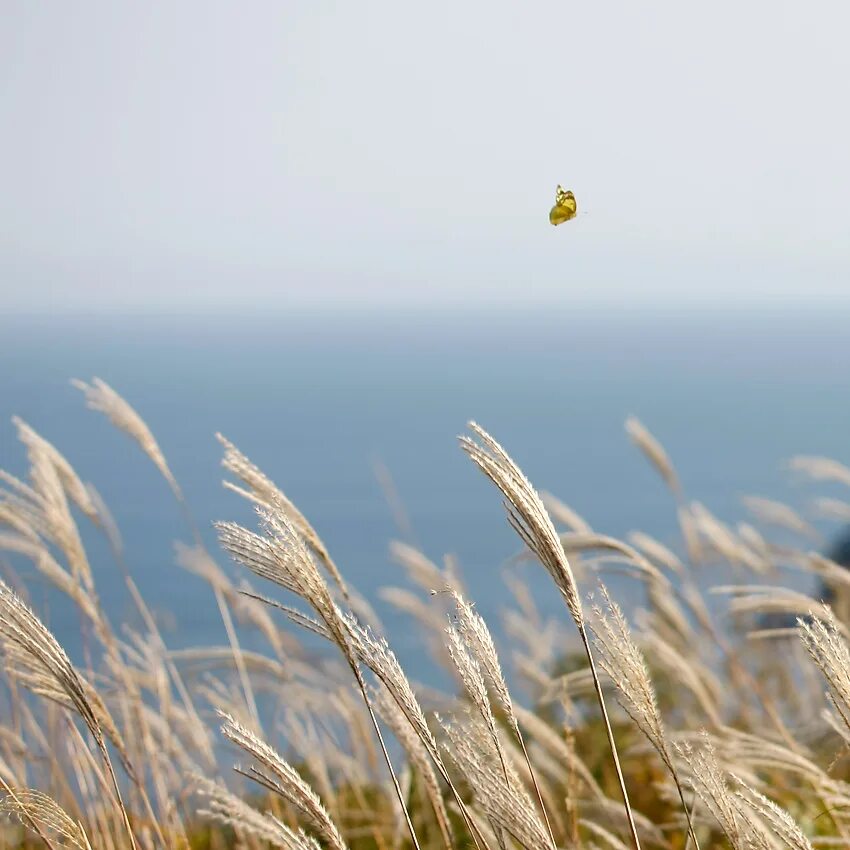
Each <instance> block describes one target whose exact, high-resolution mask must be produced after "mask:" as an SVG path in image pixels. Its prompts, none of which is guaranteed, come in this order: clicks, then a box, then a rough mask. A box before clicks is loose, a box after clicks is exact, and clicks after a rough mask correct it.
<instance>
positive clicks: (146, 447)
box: [71, 378, 183, 502]
mask: <svg viewBox="0 0 850 850" xmlns="http://www.w3.org/2000/svg"><path fill="white" fill-rule="evenodd" d="M71 384H72V386H74V387H76V388H77V389H78V390H81V391H82V393H83V394H84V395H85V397H86V405H87V406H88V407H89V408H90V409H91V410H97V411H100V412H101V413H103V414H105V415H106V417H107V418H108V419H109V421H110V422H111V423H112V424H113V425H114V426H115V427H116V428H118V429H119V430H121V431H123V432H124V433H125V434H127V436H129V437H132V438H133V439H134V440H135V441H136V442H137V443H138V444H139V447H140V448H141V450H142V451H143V452H144V453H145V454H146V455H147V456H148V457H149V458H150V460H151V463H153V465H154V466H155V467H156V468H157V469H158V470H159V472H160V474H161V475H162V477H163V478H164V479H165V480H166V481H167V482H168V486H169V487H171V489H172V491H173V492H174V495H175V496H176V497H177V500H178V501H180V502H182V501H183V493H182V491H181V490H180V485H179V484H178V483H177V479H176V478H175V477H174V476H173V475H172V473H171V469H169V467H168V463H167V462H166V460H165V455H164V454H163V453H162V449H160V447H159V444H158V443H157V441H156V439H155V438H154V435H153V434H152V433H151V430H150V428H148V426H147V424H146V423H145V421H144V419H142V417H141V416H139V414H138V413H137V412H136V411H135V410H134V409H133V408H132V407H131V406H130V404H129V403H128V402H127V401H126V400H125V399H124V398H122V397H121V396H120V395H118V393H117V392H115V390H113V389H112V387H110V386H109V385H108V384H107V383H106V382H105V381H102V380H101V379H100V378H92V382H91V384H87V383H86V382H85V381H80V380H78V379H76V378H75V379H74V380H72V381H71Z"/></svg>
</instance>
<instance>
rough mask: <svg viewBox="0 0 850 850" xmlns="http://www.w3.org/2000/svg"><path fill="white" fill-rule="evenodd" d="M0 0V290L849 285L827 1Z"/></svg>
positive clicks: (613, 292)
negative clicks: (557, 206) (566, 197)
mask: <svg viewBox="0 0 850 850" xmlns="http://www.w3.org/2000/svg"><path fill="white" fill-rule="evenodd" d="M0 6H2V20H3V24H2V27H0V121H1V122H2V123H0V128H1V129H0V289H2V296H3V298H2V305H3V306H2V307H0V310H2V309H4V308H5V309H8V310H26V311H31V310H34V309H35V310H40V309H51V310H52V309H73V310H88V309H95V308H96V309H111V308H122V309H126V308H132V309H134V310H137V309H141V308H144V309H155V310H165V311H168V310H170V309H175V310H176V309H185V308H186V307H187V306H194V305H198V304H202V305H203V306H205V307H210V308H218V307H228V308H233V307H237V306H239V307H242V306H244V307H246V308H262V309H267V308H277V307H289V306H292V305H303V304H311V305H322V306H335V307H338V306H347V305H366V306H368V305H371V304H374V303H379V302H380V303H389V304H393V305H395V304H403V305H415V306H421V305H429V306H432V307H436V308H441V307H444V306H446V307H448V306H455V305H458V304H469V303H474V302H476V301H480V302H482V303H486V304H488V305H497V306H504V305H507V304H513V303H523V304H529V305H534V304H549V303H556V302H557V303H560V304H566V305H569V304H587V303H593V304H610V305H617V306H631V305H643V306H646V305H650V306H651V305H654V304H656V303H659V302H661V301H664V302H666V303H676V304H684V303H688V302H693V303H705V302H711V303H713V304H715V305H722V304H727V303H730V304H731V303H736V304H743V303H746V304H754V303H755V304H758V303H764V304H768V305H772V304H777V303H781V302H788V301H794V302H801V303H808V302H814V301H818V300H820V301H826V300H830V299H831V300H835V299H838V298H843V299H844V300H847V301H848V303H850V295H848V293H850V238H848V236H850V228H848V218H850V210H848V199H850V110H848V106H847V103H848V87H850V50H848V48H847V34H848V32H850V6H848V5H847V3H846V2H838V1H837V0H836V2H817V0H815V2H806V3H801V2H799V1H798V2H794V3H783V2H777V0H769V2H761V0H758V2H744V0H711V2H706V3H689V2H682V0H669V1H668V0H663V2H662V0H644V2H640V3H635V2H631V0H629V2H587V0H582V2H578V0H553V2H522V3H518V2H515V0H511V2H501V0H486V2H462V0H452V2H440V0H428V2H424V3H421V2H420V3H407V2H399V0H391V2H390V0H381V2H368V0H365V1H364V2H339V3H330V2H321V1H320V0H303V2H302V0H290V2H287V0H277V2H268V3H262V2H241V3H236V2H210V0H202V2H188V0H187V1H186V2H177V3H165V2H154V3H130V2H115V0H109V1H108V2H78V3H33V2H31V0H20V2H13V0H0ZM558 182H561V183H563V184H564V185H565V186H567V187H570V188H572V189H573V190H574V191H575V193H576V195H577V198H578V202H579V208H580V210H581V211H582V214H581V215H580V216H579V218H578V219H577V220H576V221H573V222H570V223H568V224H565V225H563V226H561V227H558V228H553V227H551V226H550V225H549V223H548V220H547V214H548V210H549V207H550V205H551V203H552V200H553V196H554V189H555V184H556V183H558Z"/></svg>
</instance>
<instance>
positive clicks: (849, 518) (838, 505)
mask: <svg viewBox="0 0 850 850" xmlns="http://www.w3.org/2000/svg"><path fill="white" fill-rule="evenodd" d="M811 510H812V512H813V513H814V515H815V516H816V517H818V518H819V519H833V520H837V521H838V522H850V503H848V502H845V501H844V500H843V499H830V498H828V497H823V498H820V499H813V500H812V503H811Z"/></svg>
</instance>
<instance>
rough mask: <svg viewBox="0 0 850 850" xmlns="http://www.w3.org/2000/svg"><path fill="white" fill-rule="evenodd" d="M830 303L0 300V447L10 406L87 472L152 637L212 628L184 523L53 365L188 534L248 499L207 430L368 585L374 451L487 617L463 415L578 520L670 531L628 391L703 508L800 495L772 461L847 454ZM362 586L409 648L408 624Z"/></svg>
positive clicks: (38, 588) (203, 639)
mask: <svg viewBox="0 0 850 850" xmlns="http://www.w3.org/2000/svg"><path fill="white" fill-rule="evenodd" d="M845 326H846V317H841V316H814V315H812V316H803V317H794V316H784V317H779V316H774V317H761V318H756V317H749V318H747V317H738V318H734V319H730V318H728V317H721V316H713V317H704V318H698V317H691V318H681V317H669V318H666V317H661V316H654V317H649V316H645V317H641V318H627V317H624V316H619V317H614V318H611V317H608V318H603V317H599V316H596V317H592V316H573V317H570V316H566V315H565V316H548V317H547V316H521V317H518V318H513V319H511V318H508V317H502V318H491V319H484V318H482V317H480V316H478V317H476V316H473V315H467V316H461V317H454V318H446V317H437V316H421V315H420V316H398V317H389V316H383V317H375V316H372V317H366V316H359V317H353V318H352V317H349V318H347V319H344V318H341V317H337V318H333V319H328V318H320V317H316V316H312V317H311V316H305V317H300V318H293V317H289V318H287V317H280V318H274V317H269V316H262V317H257V316H255V317H253V318H252V317H247V316H246V317H243V318H239V317H235V318H233V317H231V318H230V319H228V320H227V321H225V320H224V319H222V318H206V317H204V318H189V319H185V318H180V319H178V318H163V317H159V318H133V319H131V318H110V319H97V320H95V319H72V320H50V321H46V320H45V321H36V320H32V319H27V320H17V321H12V320H10V319H6V320H0V412H2V414H3V416H2V420H0V466H2V467H3V468H5V469H8V470H9V471H11V472H13V473H15V474H19V475H20V474H23V473H24V472H25V468H26V467H25V458H24V455H23V452H22V451H21V448H20V446H19V444H18V443H17V441H16V439H15V436H14V428H13V426H12V424H11V422H10V421H9V420H10V417H11V415H12V414H18V415H20V416H21V417H23V418H24V419H25V420H26V421H27V422H29V423H30V424H31V425H32V426H33V427H34V428H35V429H36V430H38V431H39V432H41V433H42V434H43V435H44V436H45V437H46V438H48V439H49V440H51V441H52V442H54V443H55V444H56V445H57V446H58V447H59V448H60V450H61V451H63V452H64V453H65V454H66V456H67V457H68V458H69V460H70V461H71V462H72V463H73V464H74V466H75V467H76V469H77V470H78V472H79V473H80V475H81V477H83V479H84V480H87V481H91V482H93V483H94V484H95V486H96V487H97V488H98V490H99V491H100V492H101V494H102V495H103V497H104V498H105V500H106V501H107V503H108V504H109V505H110V507H111V509H112V511H113V513H114V515H115V518H116V520H117V522H118V525H119V527H120V529H121V532H122V534H123V537H124V539H125V542H126V547H127V553H128V561H129V564H130V567H131V569H132V571H133V573H134V575H135V576H136V578H137V580H138V583H139V584H140V586H141V587H142V590H143V592H144V594H145V595H146V597H147V599H148V601H149V602H150V603H151V604H152V606H153V607H154V608H155V609H157V610H158V611H159V612H162V616H163V623H165V624H166V625H167V626H168V625H169V624H171V625H170V626H169V629H168V630H167V631H168V640H169V642H170V643H171V644H172V645H174V646H184V645H192V644H198V643H223V642H224V637H223V634H222V629H221V626H220V622H219V619H218V615H217V613H216V608H215V604H214V601H213V599H212V596H211V593H210V591H209V590H208V588H207V587H206V586H205V585H204V584H203V583H202V582H201V581H200V580H199V579H197V578H195V577H194V576H192V575H190V574H188V573H186V572H185V571H183V570H182V569H181V568H179V567H177V566H176V565H175V563H174V557H173V541H175V540H188V534H187V531H186V529H185V526H184V525H183V523H182V521H181V517H180V513H179V511H178V510H177V508H176V506H175V504H174V502H173V500H172V498H171V496H170V493H169V491H168V490H167V488H166V486H165V485H164V483H163V482H162V480H161V479H160V478H159V476H158V475H157V473H156V472H155V470H154V469H153V467H152V466H151V465H150V464H149V463H148V462H147V460H146V459H145V458H144V457H143V455H142V454H141V453H140V452H139V450H138V449H137V447H136V446H135V445H134V444H133V443H131V442H130V441H129V440H128V439H127V438H126V437H125V436H124V435H122V434H120V433H119V432H117V431H116V430H114V429H113V428H112V427H111V426H110V425H109V424H108V423H107V422H106V420H105V419H104V418H103V417H101V416H99V415H97V414H95V413H92V412H90V411H88V410H86V409H85V406H84V404H83V400H82V397H81V395H80V394H79V392H78V391H77V390H74V389H72V388H71V387H70V385H69V383H68V379H69V378H71V377H81V378H89V377H91V376H92V375H97V376H100V377H102V378H103V379H104V380H106V381H107V382H108V383H110V384H111V385H112V386H114V387H115V388H116V389H117V390H118V391H119V392H120V393H122V394H123V395H124V396H125V397H126V398H127V399H128V400H129V401H130V402H131V404H133V405H134V406H135V407H136V408H137V409H138V411H139V412H140V413H141V414H142V416H143V417H144V418H145V419H146V421H147V422H148V424H149V425H150V427H151V429H152V430H153V432H154V433H155V435H156V436H157V438H158V440H159V442H160V445H161V447H162V449H163V451H164V452H165V454H166V457H167V458H168V460H169V462H170V465H171V467H172V469H173V471H174V473H175V475H176V477H177V478H178V480H179V481H180V482H181V485H182V487H183V489H184V491H185V493H186V495H187V498H188V500H189V502H190V504H191V507H192V510H193V512H194V514H195V515H196V517H197V518H198V520H199V522H200V523H201V524H202V525H203V527H204V528H205V529H206V530H207V537H208V539H209V541H210V545H211V546H213V547H214V546H215V542H214V537H213V535H212V534H211V533H210V532H209V524H210V523H211V522H212V521H213V520H215V519H237V520H240V521H243V522H247V523H251V522H252V517H251V514H250V511H249V510H248V509H247V508H246V507H245V505H244V504H243V503H242V502H241V501H240V500H239V499H238V498H237V497H235V496H234V495H232V494H230V493H228V492H226V491H224V490H223V489H222V487H221V486H220V480H221V477H222V476H221V470H220V468H219V461H220V451H219V446H218V444H217V442H216V441H215V439H214V436H213V435H214V433H215V432H216V431H221V432H222V433H224V434H225V435H226V436H227V437H228V438H230V439H231V440H232V441H234V442H235V443H236V444H237V445H238V446H239V447H240V448H241V449H242V451H244V452H245V453H246V454H247V455H248V456H249V457H250V458H251V459H252V460H253V461H254V462H255V463H257V464H258V465H259V466H260V467H261V468H262V469H263V470H264V471H265V472H266V473H267V474H268V475H270V476H271V477H272V478H273V479H274V480H275V481H276V482H277V483H278V484H279V485H280V486H281V487H282V489H283V490H284V491H285V492H286V493H287V494H288V495H289V496H290V497H291V498H292V499H293V500H294V501H295V502H296V503H297V504H298V505H299V506H300V508H301V509H302V510H303V511H304V513H305V514H306V515H307V516H308V517H309V518H310V519H311V521H312V522H313V524H314V525H315V527H316V528H317V529H318V531H319V533H320V534H321V535H322V536H323V538H324V539H325V541H326V542H327V544H328V546H329V548H330V550H331V552H332V553H333V555H334V557H335V559H336V561H337V563H338V564H339V565H340V567H341V568H342V569H343V571H344V573H345V574H346V576H347V577H348V579H349V580H350V581H351V582H352V583H353V584H355V585H356V586H357V587H358V588H359V589H360V590H361V591H363V592H364V593H365V594H366V595H367V596H368V597H369V598H370V599H372V600H375V599H376V591H377V589H378V588H379V587H380V586H381V585H384V584H393V583H397V582H399V581H402V577H401V574H400V570H399V568H398V567H396V566H394V565H393V564H392V562H391V561H390V559H389V557H388V549H387V546H388V542H389V541H390V540H391V539H393V538H398V537H399V536H400V532H399V531H398V530H397V529H396V527H395V526H394V522H393V517H392V513H391V511H390V510H389V508H388V507H387V503H386V501H385V498H384V495H383V493H382V490H381V488H380V486H379V485H378V483H377V481H376V476H375V471H374V470H375V463H376V461H380V462H381V463H382V464H384V465H385V466H386V467H387V468H388V469H389V470H390V472H391V474H392V477H393V480H394V482H395V486H396V489H397V491H398V493H399V495H400V497H401V499H402V501H403V503H404V505H405V508H406V510H407V512H408V514H409V516H410V518H411V521H412V524H413V529H414V537H415V542H417V543H419V544H420V545H421V546H422V547H423V549H424V551H425V552H426V553H427V554H428V555H430V556H431V557H432V558H434V559H439V558H441V557H442V556H443V554H444V553H452V554H454V555H456V556H457V557H458V559H459V561H460V563H461V565H462V567H463V570H464V573H465V575H466V578H467V581H468V585H469V588H470V594H471V596H472V597H473V599H474V600H475V601H476V602H477V604H478V606H479V608H480V610H481V611H482V612H483V613H484V614H485V616H488V617H493V618H496V617H497V613H496V612H498V610H499V608H500V607H501V606H502V605H504V604H505V602H506V601H507V600H508V598H509V596H508V592H507V590H506V588H505V587H504V584H503V583H502V581H501V579H500V572H501V569H502V568H503V565H504V562H505V561H506V559H508V558H509V557H510V556H511V555H513V554H515V553H516V552H517V551H518V547H517V541H516V538H515V537H514V535H513V533H512V532H511V531H510V529H509V528H508V527H507V524H506V522H505V520H504V514H503V511H502V508H501V505H500V500H499V498H498V496H497V494H496V492H495V491H494V489H493V488H492V486H491V485H489V484H488V483H487V482H485V480H484V479H483V477H482V476H481V475H480V473H478V472H477V471H476V470H475V469H474V468H473V466H472V465H471V464H470V462H469V461H468V460H467V459H466V458H465V456H464V455H463V454H462V452H461V451H460V450H459V449H458V447H457V442H456V439H455V437H456V435H457V434H458V433H460V432H461V431H462V430H463V428H464V424H465V422H466V421H467V420H468V419H470V418H475V419H476V420H477V421H478V422H480V423H481V424H482V425H484V426H485V427H486V428H487V429H488V430H490V431H491V432H492V433H493V434H494V435H495V436H496V437H497V439H499V440H500V441H501V442H502V443H503V444H504V445H505V446H506V447H507V448H508V450H509V451H510V452H511V453H512V454H513V455H514V457H515V459H516V460H517V461H518V462H519V463H520V465H521V466H522V467H523V469H524V470H525V471H526V473H527V474H528V476H529V477H530V478H531V480H532V481H533V482H534V483H535V485H537V486H538V488H540V489H545V490H549V491H551V492H553V493H555V494H556V495H558V496H559V497H560V498H561V499H563V500H564V501H566V502H567V503H569V504H570V505H571V506H573V507H574V508H575V509H576V510H577V511H579V512H580V513H581V514H583V515H584V516H585V517H586V518H587V519H588V520H589V521H590V522H591V523H592V525H593V526H594V527H595V528H597V529H598V530H599V531H602V532H606V533H609V534H614V535H624V534H626V533H627V532H628V531H630V530H632V529H637V528H640V529H643V530H645V531H647V532H649V533H651V534H653V535H655V536H657V537H659V538H660V539H661V540H663V541H666V542H668V543H670V544H672V545H675V528H674V515H673V511H672V508H671V503H670V499H669V497H668V494H667V492H666V491H665V489H664V488H663V486H662V485H661V483H660V482H659V480H658V479H657V478H656V476H655V474H654V472H653V471H652V470H651V469H650V468H649V467H648V465H647V464H646V462H645V461H644V459H643V458H642V457H641V456H640V455H639V453H638V452H637V451H636V450H635V449H634V448H633V447H632V446H631V445H630V443H629V442H628V440H627V438H626V436H625V434H624V431H623V421H624V419H625V417H626V416H627V415H628V414H630V413H633V414H636V415H637V416H639V417H640V418H641V419H642V420H643V421H644V423H645V424H646V425H647V426H648V427H649V428H650V429H651V430H652V431H653V432H654V433H655V434H656V435H657V436H658V437H659V439H661V440H662V442H663V443H664V444H665V446H666V447H667V449H668V451H669V452H670V454H671V456H672V457H673V459H674V460H675V462H676V464H677V466H678V469H679V472H680V475H681V477H682V480H683V483H684V486H685V488H686V490H687V491H688V493H689V495H690V496H691V497H692V498H697V499H699V500H700V501H702V502H703V503H704V504H705V505H706V506H707V507H708V508H709V509H710V510H712V511H713V512H715V513H716V514H717V515H718V516H719V517H720V518H721V519H726V520H736V519H739V518H740V517H741V516H742V514H743V509H742V508H741V506H740V502H739V499H740V497H741V496H742V495H745V494H761V495H767V496H771V497H774V498H779V499H783V500H786V501H788V502H790V503H791V504H794V505H797V506H805V504H806V503H807V501H808V499H809V498H810V497H811V496H812V495H814V494H815V493H817V494H818V495H820V494H821V493H822V492H823V488H820V489H817V490H816V488H814V487H813V486H812V485H811V484H806V483H805V482H799V481H794V480H793V479H791V478H790V476H789V474H788V473H787V472H786V471H784V470H783V466H782V464H783V461H784V460H786V459H787V458H788V457H790V456H791V455H793V454H796V453H811V454H824V455H829V456H833V457H836V458H838V459H840V460H844V461H845V462H847V461H850V394H848V391H847V390H848V375H850V345H848V339H847V333H846V331H845ZM824 529H825V530H829V526H824ZM86 542H87V544H88V545H89V547H90V554H91V558H92V561H93V564H94V569H95V573H96V580H97V583H98V586H99V589H100V594H101V598H102V600H103V602H104V603H105V605H106V608H107V610H108V611H109V613H110V615H111V616H112V618H113V620H114V621H116V622H117V621H120V620H121V619H122V617H125V616H127V617H131V615H130V613H129V612H130V611H131V607H130V605H129V602H128V600H127V597H126V594H125V592H124V590H123V584H122V581H121V578H120V574H119V572H118V571H117V569H116V568H115V567H114V566H113V565H112V563H111V561H110V558H109V554H108V551H107V550H106V547H105V545H104V544H103V542H102V541H101V540H100V539H99V537H98V536H97V535H94V534H87V535H86ZM220 563H221V564H222V565H223V566H224V567H225V568H226V569H227V570H228V571H229V572H230V573H231V575H234V576H237V577H241V574H240V569H239V568H237V567H236V566H235V565H233V564H231V563H229V562H227V560H226V559H225V558H224V557H223V556H222V557H221V558H220ZM15 564H16V566H18V565H19V562H17V561H16V562H15ZM25 573H26V576H27V577H28V579H29V587H30V589H31V593H32V596H33V599H34V602H35V604H36V605H37V607H39V610H42V611H44V610H47V611H48V615H47V618H48V620H49V621H50V623H51V625H52V627H53V628H54V630H55V632H56V633H57V636H58V637H59V639H60V640H61V641H63V642H65V643H67V645H68V646H69V648H70V649H71V651H72V652H73V653H75V654H76V653H78V652H79V636H78V620H77V618H76V617H75V616H74V615H73V613H72V612H70V611H69V609H68V607H67V606H66V605H63V604H62V602H61V600H59V599H57V598H56V596H55V595H53V594H51V593H49V592H48V591H47V590H46V589H45V588H44V587H43V586H42V585H41V584H39V583H38V581H37V578H35V577H34V576H33V575H32V571H31V570H26V571H25ZM526 574H527V575H528V576H529V577H530V579H531V580H532V584H533V586H534V588H535V590H536V591H537V594H538V598H539V599H540V603H541V607H542V608H543V609H544V610H545V611H547V612H555V613H558V612H560V611H561V604H560V602H559V601H558V599H557V598H556V596H555V594H554V593H553V592H552V588H551V586H550V585H549V584H548V581H547V579H545V577H544V576H543V575H542V571H540V570H539V568H536V569H535V568H532V567H528V568H527V570H526ZM402 583H403V582H402ZM710 583H711V582H710ZM266 590H268V588H266ZM622 592H624V593H626V594H628V593H630V592H631V591H630V589H629V588H628V587H626V586H625V585H624V586H623V589H622ZM377 607H378V610H379V612H380V613H381V614H382V616H383V617H384V619H385V623H386V624H387V627H388V630H389V632H390V636H391V639H392V642H393V643H394V645H395V646H397V647H398V648H399V651H400V654H401V655H402V657H403V659H405V658H406V659H407V660H408V663H411V659H412V660H413V661H412V663H414V664H415V663H416V655H417V652H418V644H417V638H416V635H415V633H414V632H413V630H411V629H409V628H407V626H406V623H405V621H404V619H403V618H401V617H399V616H397V615H395V614H394V613H393V612H392V610H391V609H389V608H387V607H386V606H384V605H382V604H381V603H380V602H378V605H377ZM165 612H171V615H173V617H171V616H169V615H166V613H165Z"/></svg>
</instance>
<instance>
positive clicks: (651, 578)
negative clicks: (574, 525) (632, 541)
mask: <svg viewBox="0 0 850 850" xmlns="http://www.w3.org/2000/svg"><path fill="white" fill-rule="evenodd" d="M561 545H562V546H563V547H564V552H566V554H567V555H571V554H572V553H573V552H587V551H589V550H593V549H602V550H608V551H610V552H619V553H620V554H621V555H624V556H625V561H624V563H625V564H627V565H628V566H629V567H631V568H633V569H634V570H635V571H636V572H637V574H638V575H639V576H640V578H641V579H643V580H645V581H648V582H657V583H658V584H660V585H661V586H662V587H665V588H667V587H669V586H670V582H669V581H668V580H667V577H666V576H665V575H664V574H663V573H662V572H660V571H659V570H658V568H657V567H656V566H655V565H654V564H652V563H651V562H650V561H648V560H647V559H646V558H644V557H643V555H641V553H640V552H638V551H637V549H635V548H634V547H632V546H629V544H628V543H623V541H622V540H617V538H616V537H608V536H607V535H605V534H595V533H591V534H562V535H561Z"/></svg>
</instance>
